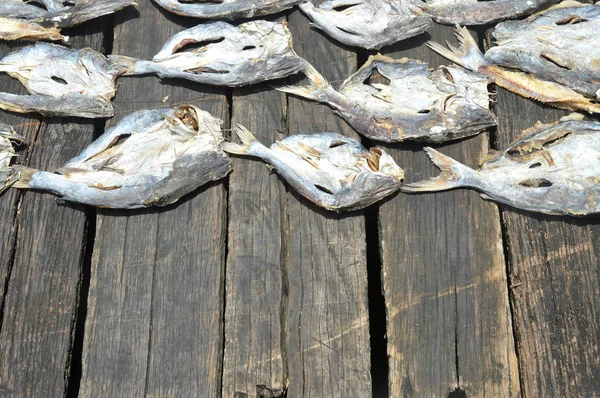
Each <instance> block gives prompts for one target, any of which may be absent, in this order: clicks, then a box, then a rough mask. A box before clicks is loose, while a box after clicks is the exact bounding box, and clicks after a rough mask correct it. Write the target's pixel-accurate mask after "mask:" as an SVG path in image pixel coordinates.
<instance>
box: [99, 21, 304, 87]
mask: <svg viewBox="0 0 600 398" xmlns="http://www.w3.org/2000/svg"><path fill="white" fill-rule="evenodd" d="M190 44H194V48H192V49H186V46H188V45H190ZM292 45H293V44H292V36H291V34H290V31H289V30H288V28H287V24H286V23H285V22H270V21H263V20H258V21H251V22H246V23H242V24H239V25H232V24H229V23H227V22H212V23H207V24H202V25H198V26H196V27H193V28H191V29H187V30H185V31H183V32H180V33H178V34H176V35H175V36H173V37H172V38H171V39H169V40H168V41H167V43H166V44H165V45H164V47H163V48H162V49H161V51H160V52H159V53H158V54H156V56H155V57H154V59H153V60H152V61H145V60H137V59H134V58H130V57H126V56H120V55H111V56H109V58H110V59H111V60H112V61H113V62H115V63H118V64H121V65H123V67H125V68H126V69H127V72H126V74H127V75H145V74H157V75H158V76H159V77H161V78H182V79H187V80H191V81H194V82H197V83H203V84H213V85H221V86H242V85H248V84H254V83H259V82H262V81H265V80H272V79H279V78H282V77H286V76H289V75H291V74H294V73H297V72H299V71H300V70H302V68H303V67H304V63H303V61H302V59H301V58H300V57H299V56H298V55H297V54H296V53H295V52H294V49H293V47H292Z"/></svg>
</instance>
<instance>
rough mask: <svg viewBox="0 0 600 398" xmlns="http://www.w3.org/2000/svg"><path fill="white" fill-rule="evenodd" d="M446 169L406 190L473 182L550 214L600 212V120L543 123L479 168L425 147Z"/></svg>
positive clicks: (487, 194)
mask: <svg viewBox="0 0 600 398" xmlns="http://www.w3.org/2000/svg"><path fill="white" fill-rule="evenodd" d="M425 150H426V151H427V154H428V155H429V157H430V158H431V160H432V161H433V163H435V165H436V166H437V167H438V168H440V170H441V171H442V173H441V174H440V175H439V176H437V177H435V178H432V179H430V180H426V181H421V182H415V183H411V184H407V185H405V186H404V187H403V188H402V190H403V191H404V192H435V191H444V190H448V189H454V188H461V187H469V188H474V189H477V190H479V191H481V192H482V196H483V197H484V198H486V199H491V200H493V201H496V202H500V203H504V204H507V205H509V206H512V207H515V208H519V209H524V210H529V211H534V212H540V213H545V214H556V215H571V216H587V215H590V214H598V213H600V123H599V122H596V121H579V120H563V121H561V122H557V123H553V124H541V123H538V124H536V125H535V126H534V127H532V128H530V129H529V130H526V131H524V132H523V135H522V136H520V137H519V138H517V139H516V140H515V141H514V142H513V143H512V144H510V145H509V147H508V148H507V149H506V150H504V151H503V152H499V153H491V154H490V155H488V158H487V159H486V160H485V161H484V163H483V164H482V165H481V167H480V168H479V170H474V169H472V168H470V167H468V166H465V165H463V164H461V163H459V162H457V161H455V160H453V159H451V158H450V157H448V156H445V155H443V154H442V153H440V152H438V151H436V150H434V149H432V148H426V149H425Z"/></svg>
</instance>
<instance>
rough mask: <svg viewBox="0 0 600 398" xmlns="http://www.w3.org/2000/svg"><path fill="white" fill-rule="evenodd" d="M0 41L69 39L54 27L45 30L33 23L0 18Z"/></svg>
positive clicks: (65, 40)
mask: <svg viewBox="0 0 600 398" xmlns="http://www.w3.org/2000/svg"><path fill="white" fill-rule="evenodd" d="M0 40H50V41H59V40H61V41H64V42H67V41H68V40H69V38H68V37H67V36H63V35H62V34H61V33H60V29H58V28H55V27H50V28H46V27H44V26H42V25H40V24H37V23H35V22H29V21H27V20H23V19H17V18H6V17H2V16H0Z"/></svg>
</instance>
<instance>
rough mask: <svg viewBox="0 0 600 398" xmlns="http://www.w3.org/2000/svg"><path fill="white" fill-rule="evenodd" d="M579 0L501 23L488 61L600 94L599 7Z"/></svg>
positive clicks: (585, 92)
mask: <svg viewBox="0 0 600 398" xmlns="http://www.w3.org/2000/svg"><path fill="white" fill-rule="evenodd" d="M576 4H578V3H575V2H571V6H569V7H557V8H552V9H549V10H547V11H544V12H541V13H539V14H537V15H534V16H532V17H530V18H528V19H526V20H524V21H507V22H503V23H501V24H499V25H498V26H496V28H495V29H494V30H493V32H492V34H493V37H494V39H495V40H496V46H494V47H492V48H490V49H489V50H488V51H487V52H486V53H485V58H486V60H488V62H490V63H492V64H495V65H500V66H504V67H509V68H515V67H516V68H518V69H519V70H522V71H524V72H528V73H532V74H534V75H535V76H537V77H539V78H541V79H543V80H547V81H553V82H556V83H559V84H562V85H565V86H567V87H569V88H571V89H573V90H575V91H577V92H579V93H581V94H583V95H585V96H587V97H591V98H600V93H599V90H600V36H599V35H598V32H599V31H600V6H598V5H589V4H585V5H584V4H580V5H576Z"/></svg>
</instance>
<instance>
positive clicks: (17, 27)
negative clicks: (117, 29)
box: [0, 0, 137, 41]
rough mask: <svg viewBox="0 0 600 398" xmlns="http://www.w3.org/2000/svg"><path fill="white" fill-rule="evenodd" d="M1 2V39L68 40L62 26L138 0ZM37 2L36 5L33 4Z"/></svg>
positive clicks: (4, 0) (99, 15)
mask: <svg viewBox="0 0 600 398" xmlns="http://www.w3.org/2000/svg"><path fill="white" fill-rule="evenodd" d="M2 1H3V2H2V3H0V39H1V40H52V41H58V40H62V41H67V39H68V38H67V37H66V36H62V35H61V34H60V29H61V28H66V27H71V26H75V25H78V24H81V23H83V22H86V21H88V20H90V19H94V18H98V17H101V16H103V15H108V14H112V13H113V12H116V11H118V10H120V9H122V8H125V7H127V6H130V5H137V3H136V1H135V0H69V1H58V0H39V1H38V2H35V3H34V2H29V1H26V0H2ZM34 4H35V5H34Z"/></svg>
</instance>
